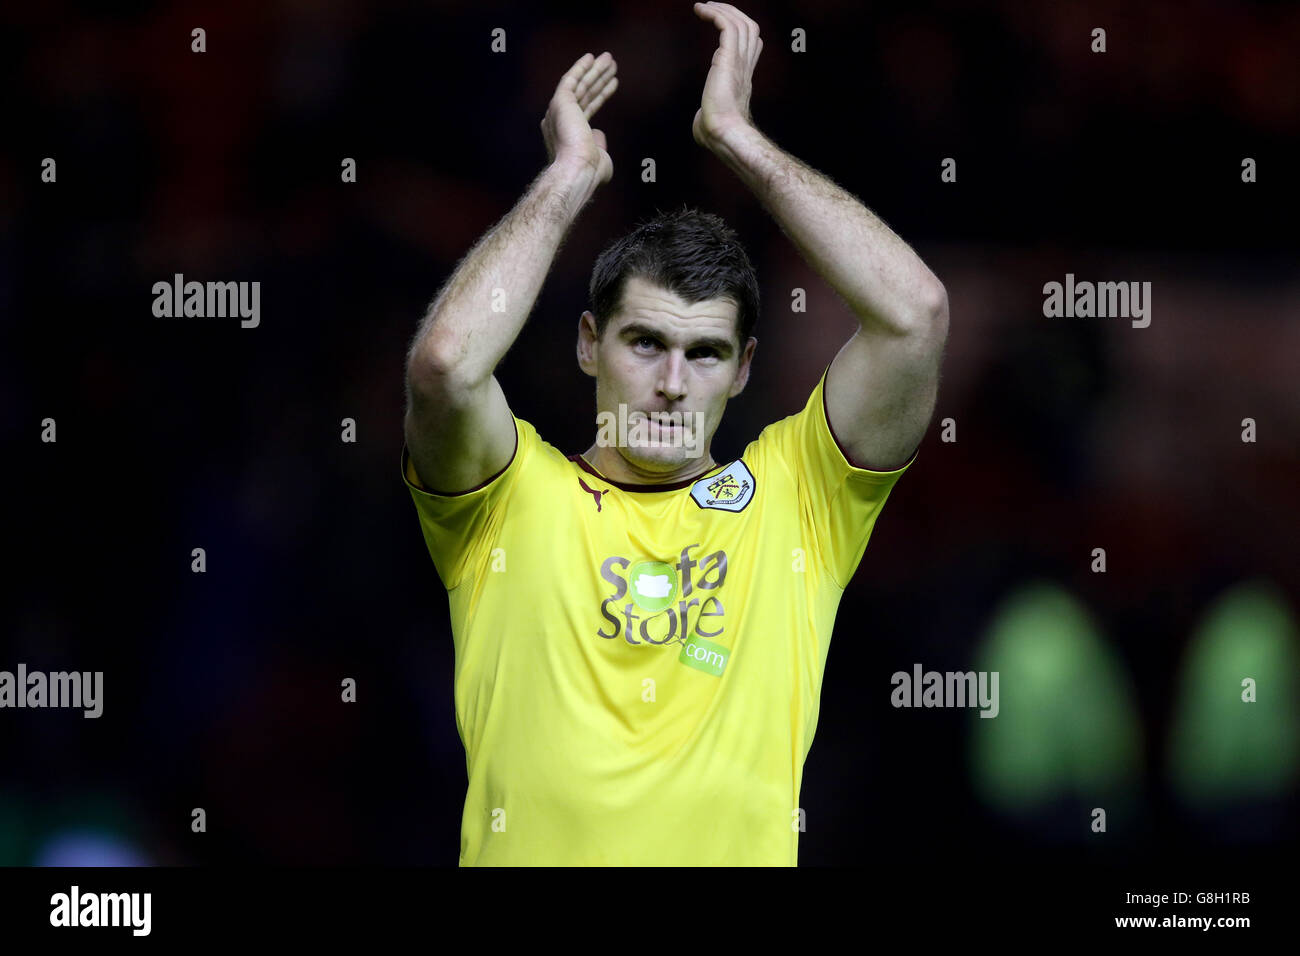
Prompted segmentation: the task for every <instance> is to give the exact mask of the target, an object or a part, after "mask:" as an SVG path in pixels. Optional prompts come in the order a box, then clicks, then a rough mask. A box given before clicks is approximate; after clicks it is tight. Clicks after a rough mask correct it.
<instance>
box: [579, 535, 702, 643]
mask: <svg viewBox="0 0 1300 956" xmlns="http://www.w3.org/2000/svg"><path fill="white" fill-rule="evenodd" d="M698 547H700V545H699V544H688V545H687V546H686V547H684V548H682V552H681V556H680V557H679V558H678V560H677V562H676V563H675V564H668V563H667V562H665V561H656V560H652V559H641V560H637V561H633V560H632V559H630V558H625V557H622V556H621V555H614V556H613V557H609V558H606V559H605V560H604V562H603V563H602V564H601V566H600V576H601V577H602V578H604V579H605V580H606V581H607V582H609V584H610V586H611V587H612V588H613V593H612V594H611V595H610V596H609V597H607V598H605V599H604V600H603V601H601V602H600V613H601V616H603V617H604V618H605V620H606V621H607V622H608V629H607V626H606V625H605V624H601V625H600V627H599V628H598V629H597V630H596V636H597V637H603V638H605V639H606V640H614V639H615V638H617V637H619V636H620V635H621V636H622V637H623V639H624V640H626V641H627V642H628V643H629V644H642V643H644V644H685V643H686V642H687V641H688V640H689V639H690V638H691V636H692V635H696V636H698V637H701V638H710V637H713V638H716V637H718V636H719V635H721V634H722V631H723V622H722V620H721V618H723V617H724V616H725V614H726V609H725V608H724V607H723V606H722V601H721V599H720V598H719V597H718V595H717V594H699V593H698V592H702V591H716V590H717V589H718V588H720V587H722V584H723V582H724V581H725V580H726V579H727V552H725V551H714V552H713V553H712V554H709V555H706V556H705V557H703V558H701V559H700V560H699V561H696V560H695V559H694V558H692V557H691V550H692V549H693V548H698ZM697 589H698V591H697ZM693 595H694V596H693Z"/></svg>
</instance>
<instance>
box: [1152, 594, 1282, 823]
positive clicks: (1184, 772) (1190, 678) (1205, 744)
mask: <svg viewBox="0 0 1300 956" xmlns="http://www.w3.org/2000/svg"><path fill="white" fill-rule="evenodd" d="M1296 633H1297V632H1296V622H1295V618H1294V617H1293V616H1292V615H1291V612H1290V610H1289V609H1288V607H1287V605H1286V603H1285V601H1284V600H1283V599H1282V596H1281V595H1280V594H1279V593H1278V591H1277V590H1276V589H1275V588H1274V587H1273V586H1272V585H1270V584H1267V583H1265V582H1260V581H1254V582H1248V583H1245V584H1241V585H1239V586H1237V587H1236V588H1234V589H1232V590H1231V591H1229V592H1227V593H1225V594H1224V595H1223V596H1222V597H1221V598H1220V599H1219V600H1218V601H1217V602H1215V604H1214V605H1213V606H1212V607H1211V608H1210V609H1209V610H1208V611H1207V612H1206V613H1205V616H1204V617H1203V618H1202V621H1201V624H1200V626H1199V627H1198V628H1197V630H1196V633H1195V636H1194V637H1193V639H1192V641H1191V643H1190V645H1189V647H1188V650H1187V656H1186V662H1185V664H1184V667H1183V673H1182V677H1181V680H1180V683H1179V690H1178V698H1177V705H1176V708H1175V712H1174V722H1173V726H1172V729H1171V746H1170V750H1169V774H1170V779H1171V783H1172V786H1173V789H1174V791H1175V793H1177V794H1178V795H1179V797H1181V798H1182V799H1183V800H1184V801H1185V802H1186V803H1187V804H1189V805H1191V806H1195V807H1198V808H1202V809H1209V808H1213V807H1218V806H1228V805H1232V804H1236V803H1238V802H1240V801H1242V800H1255V799H1270V798H1274V797H1280V796H1283V795H1285V794H1286V793H1287V792H1288V791H1290V790H1291V789H1292V788H1294V787H1295V785H1296V781H1297V778H1298V777H1300V774H1298V773H1297V769H1298V768H1300V700H1298V699H1297V698H1298V696H1300V652H1298V651H1297V641H1296ZM1247 677H1249V678H1253V679H1254V681H1255V685H1256V686H1255V698H1256V699H1255V702H1254V703H1247V702H1245V701H1243V700H1242V694H1243V693H1244V688H1243V687H1242V680H1243V679H1244V678H1247Z"/></svg>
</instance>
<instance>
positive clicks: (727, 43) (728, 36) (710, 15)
mask: <svg viewBox="0 0 1300 956" xmlns="http://www.w3.org/2000/svg"><path fill="white" fill-rule="evenodd" d="M695 12H696V13H698V14H699V15H700V17H701V18H703V19H705V20H708V21H709V22H710V23H712V24H713V25H714V26H715V27H717V28H718V32H719V33H721V34H722V36H721V37H720V38H719V39H718V47H719V49H721V50H722V51H723V52H724V53H735V52H737V51H738V50H739V41H738V39H737V36H736V28H735V27H734V26H733V25H732V24H731V21H730V20H728V19H727V18H726V17H725V16H723V15H722V11H721V10H719V9H717V5H716V4H711V3H697V4H696V5H695Z"/></svg>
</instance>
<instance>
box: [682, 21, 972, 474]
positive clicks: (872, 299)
mask: <svg viewBox="0 0 1300 956" xmlns="http://www.w3.org/2000/svg"><path fill="white" fill-rule="evenodd" d="M695 10H696V14H697V15H698V16H700V17H701V19H705V20H708V21H709V22H711V23H713V24H714V25H715V26H716V27H717V28H718V30H719V32H720V34H721V38H720V43H719V50H718V53H717V54H715V56H714V60H713V66H712V67H711V68H710V71H709V76H708V79H707V80H706V81H705V88H704V96H703V100H702V105H701V108H700V111H699V112H698V113H697V114H696V119H695V126H694V132H695V138H696V140H697V142H699V143H700V144H701V145H703V146H705V147H707V148H708V149H710V150H711V151H712V152H714V153H715V154H716V155H717V156H718V157H719V158H720V159H721V160H722V161H723V162H724V163H726V164H727V165H728V166H729V167H730V168H731V169H732V170H733V171H735V172H736V174H737V175H738V176H740V178H741V179H742V180H743V181H744V182H745V184H746V185H747V186H749V188H750V189H751V190H753V192H754V194H755V195H756V196H757V197H758V199H759V201H760V202H761V203H762V204H763V207H764V208H765V209H767V211H768V212H770V213H771V214H772V217H773V218H774V219H775V220H776V221H777V223H778V224H779V225H780V227H781V230H782V232H784V233H785V234H786V235H787V236H788V237H789V238H790V240H791V241H792V242H793V243H794V245H795V246H796V248H798V250H799V252H800V254H801V255H802V256H803V257H804V259H805V260H807V262H808V264H809V265H811V266H812V267H813V268H814V269H815V270H816V271H817V273H818V274H819V275H820V276H821V277H822V278H823V279H825V280H826V282H827V283H828V284H829V285H830V286H831V287H832V288H834V289H835V291H836V292H838V293H839V294H840V296H841V297H842V298H843V299H844V301H845V302H847V303H848V305H849V307H850V308H851V309H852V310H853V312H854V314H855V315H856V316H857V319H858V323H859V328H858V331H857V332H855V333H854V335H853V336H852V337H851V338H850V339H849V340H848V342H847V343H845V345H844V347H843V348H842V349H840V352H839V354H838V355H836V356H835V360H834V361H833V362H832V363H831V368H830V372H829V373H828V375H827V379H826V410H827V416H828V418H829V419H830V423H831V428H832V429H833V430H834V431H835V434H836V437H837V438H839V440H840V442H841V443H842V444H843V445H844V446H845V448H847V449H848V451H849V453H850V457H851V459H852V463H853V464H855V465H858V466H860V467H866V468H872V469H875V470H892V469H894V468H898V467H901V466H902V465H904V464H906V463H907V456H909V455H911V453H912V452H913V451H915V450H916V447H917V446H918V445H919V444H920V443H921V438H922V436H923V435H924V433H925V429H926V427H927V426H928V425H929V422H930V417H931V415H932V414H933V412H934V406H935V401H936V399H937V395H938V382H939V363H940V360H941V358H942V353H943V346H944V342H945V340H946V338H947V334H948V299H947V293H946V291H945V290H944V287H943V284H942V283H941V282H940V281H939V280H938V278H936V277H935V275H934V273H932V272H931V271H930V270H929V269H928V268H927V267H926V265H925V263H924V262H922V261H921V259H920V258H919V257H918V256H917V255H916V253H914V252H913V251H912V249H911V248H910V247H909V246H908V245H907V243H906V242H904V241H903V240H902V239H901V238H899V237H898V236H897V235H896V234H895V233H894V232H893V231H892V230H891V229H890V228H889V227H888V226H887V225H885V223H884V222H882V221H881V220H880V219H879V218H878V217H877V216H876V215H874V214H873V213H872V212H871V210H869V209H867V208H866V207H865V206H864V205H862V203H861V202H859V201H858V200H857V199H856V198H855V197H854V196H852V195H851V194H849V193H848V192H846V191H845V190H844V189H842V188H840V187H839V186H837V185H836V184H835V183H834V182H832V181H831V180H830V179H829V178H827V177H826V176H823V175H822V174H821V173H818V172H817V171H816V170H813V169H811V168H810V167H808V166H807V165H805V164H804V163H801V162H800V161H799V160H797V159H796V158H795V157H793V156H791V155H790V154H789V153H786V152H784V151H783V150H781V149H780V148H779V147H778V146H776V144H774V143H773V142H772V141H771V140H769V139H768V138H767V137H766V136H764V135H763V134H762V133H761V132H759V130H758V129H757V127H755V126H754V125H753V122H752V120H751V119H750V116H749V94H750V80H751V77H752V75H753V70H754V65H755V63H756V62H757V60H758V55H759V53H760V52H761V50H762V40H760V39H759V37H758V25H757V24H755V23H754V21H752V20H750V19H749V18H748V17H746V16H745V15H744V14H743V13H741V12H740V11H739V10H737V9H736V8H735V7H733V6H731V5H729V4H725V3H711V4H697V5H696V8H695Z"/></svg>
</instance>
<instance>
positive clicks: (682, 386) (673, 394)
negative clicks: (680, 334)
mask: <svg viewBox="0 0 1300 956" xmlns="http://www.w3.org/2000/svg"><path fill="white" fill-rule="evenodd" d="M659 393H660V394H661V395H663V396H664V397H665V398H667V399H668V400H669V401H674V402H675V401H678V400H679V399H681V398H683V397H685V394H686V353H685V352H682V351H680V350H678V349H674V350H672V351H670V352H668V353H667V355H666V356H665V357H664V361H663V364H662V365H660V366H659Z"/></svg>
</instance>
